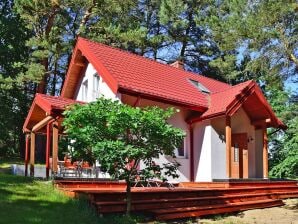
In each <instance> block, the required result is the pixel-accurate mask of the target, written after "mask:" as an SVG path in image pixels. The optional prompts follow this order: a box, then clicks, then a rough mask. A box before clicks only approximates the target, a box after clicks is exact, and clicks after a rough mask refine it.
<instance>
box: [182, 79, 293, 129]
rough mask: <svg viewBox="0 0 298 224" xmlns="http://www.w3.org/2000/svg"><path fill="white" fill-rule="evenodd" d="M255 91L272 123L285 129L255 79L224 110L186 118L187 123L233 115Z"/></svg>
mask: <svg viewBox="0 0 298 224" xmlns="http://www.w3.org/2000/svg"><path fill="white" fill-rule="evenodd" d="M254 92H255V93H256V95H257V96H258V98H259V99H260V101H261V102H262V104H263V105H264V106H265V109H266V110H267V112H268V113H269V114H270V117H271V119H273V120H274V123H275V124H276V125H277V126H276V127H278V128H282V129H286V128H287V126H286V125H285V124H284V123H283V122H282V121H281V120H279V119H278V118H277V117H276V116H275V114H274V111H273V110H272V108H271V106H270V105H269V103H268V102H267V100H266V98H265V97H264V95H263V93H262V90H261V89H260V87H259V86H258V84H257V83H256V82H255V81H251V83H249V84H248V85H247V86H246V87H245V88H244V89H243V90H242V91H241V93H240V94H237V95H236V96H235V99H234V100H233V101H232V102H231V103H230V104H229V105H228V106H227V108H226V110H225V111H224V112H219V113H215V114H211V115H209V116H205V117H204V116H198V117H195V118H192V119H189V120H187V123H189V124H193V123H196V122H200V121H203V120H207V119H211V118H215V117H220V116H232V115H234V114H235V113H236V112H237V111H238V109H239V108H240V107H241V106H242V105H243V103H244V102H245V100H246V99H247V98H248V97H249V96H250V95H251V94H252V93H254Z"/></svg>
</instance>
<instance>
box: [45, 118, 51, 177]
mask: <svg viewBox="0 0 298 224" xmlns="http://www.w3.org/2000/svg"><path fill="white" fill-rule="evenodd" d="M51 125H52V123H51V122H49V123H48V124H47V143H46V178H47V179H49V176H50V161H49V160H50V148H51Z"/></svg>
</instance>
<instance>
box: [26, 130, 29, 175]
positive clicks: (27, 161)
mask: <svg viewBox="0 0 298 224" xmlns="http://www.w3.org/2000/svg"><path fill="white" fill-rule="evenodd" d="M29 144H30V135H29V134H26V146H25V147H26V148H25V176H26V177H27V176H28V163H29V147H30V145H29Z"/></svg>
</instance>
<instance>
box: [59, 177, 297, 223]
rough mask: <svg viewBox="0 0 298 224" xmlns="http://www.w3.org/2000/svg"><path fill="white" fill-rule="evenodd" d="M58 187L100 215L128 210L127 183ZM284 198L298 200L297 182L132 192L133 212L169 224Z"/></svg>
mask: <svg viewBox="0 0 298 224" xmlns="http://www.w3.org/2000/svg"><path fill="white" fill-rule="evenodd" d="M56 185H57V186H58V187H59V188H60V189H63V190H64V191H65V192H72V193H73V194H74V195H75V196H79V197H80V196H84V197H88V199H89V200H90V203H91V205H93V206H94V207H95V208H96V209H97V211H98V212H99V213H101V214H105V213H113V212H124V211H125V210H126V201H125V198H126V194H125V184H124V183H116V182H100V183H96V182H94V183H90V182H89V183H84V182H78V183H75V182H72V183H71V182H69V183H66V182H64V183H63V182H61V181H60V182H56ZM285 198H298V185H297V182H296V181H267V182H262V183H260V182H233V183H231V182H229V183H214V182H213V183H208V184H207V183H204V184H202V183H182V184H180V185H179V186H178V187H175V188H173V189H168V188H166V187H150V188H147V187H137V188H132V210H133V211H135V212H143V213H144V212H145V213H148V214H152V215H153V216H154V217H155V219H157V220H170V219H180V218H188V217H200V216H205V215H212V214H221V213H229V212H238V211H244V210H249V209H255V208H267V207H273V206H281V205H283V202H282V199H285Z"/></svg>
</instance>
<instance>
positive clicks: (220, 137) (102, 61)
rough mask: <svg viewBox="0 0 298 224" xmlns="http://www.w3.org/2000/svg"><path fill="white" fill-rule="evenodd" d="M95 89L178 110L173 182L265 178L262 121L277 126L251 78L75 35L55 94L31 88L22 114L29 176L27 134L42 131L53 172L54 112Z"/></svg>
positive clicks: (95, 93) (88, 97) (57, 117)
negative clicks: (192, 67) (235, 79)
mask: <svg viewBox="0 0 298 224" xmlns="http://www.w3.org/2000/svg"><path fill="white" fill-rule="evenodd" d="M101 95H103V96H104V97H106V98H110V99H116V100H119V101H121V102H122V103H125V104H129V105H131V106H134V107H135V106H138V107H144V106H152V105H157V106H159V107H162V108H167V107H175V108H177V109H179V110H178V111H179V112H177V113H176V114H175V115H173V116H172V117H171V119H169V123H170V124H172V125H173V126H175V127H178V128H181V129H183V130H184V131H185V133H186V137H185V139H184V144H183V145H181V147H180V148H178V149H177V150H176V154H177V160H178V162H179V163H180V164H181V167H180V168H179V175H180V177H179V179H178V181H181V182H182V181H183V182H185V181H212V180H216V179H230V178H235V179H238V178H268V139H267V128H269V127H274V128H285V125H284V124H283V123H282V122H281V121H280V120H279V119H278V118H277V117H276V116H275V114H274V112H273V110H272V108H271V107H270V105H269V104H268V102H267V100H266V99H265V97H264V95H263V93H262V91H261V89H260V87H259V86H258V85H257V83H256V82H254V81H247V82H243V83H240V84H238V85H235V86H231V85H229V84H226V83H223V82H220V81H217V80H214V79H211V78H207V77H204V76H202V75H199V74H195V73H192V72H187V71H184V70H183V65H182V64H181V63H180V62H176V63H174V64H172V65H166V64H162V63H159V62H156V61H153V60H150V59H147V58H144V57H141V56H137V55H135V54H132V53H128V52H126V51H123V50H119V49H115V48H112V47H109V46H106V45H103V44H100V43H96V42H93V41H90V40H87V39H84V38H79V39H78V41H77V44H76V46H75V49H74V51H73V55H72V60H71V62H70V65H69V68H68V71H67V76H66V80H65V83H64V85H63V88H62V91H61V96H59V97H53V96H47V95H43V94H36V96H35V99H34V101H33V103H32V106H31V109H30V111H29V113H28V116H27V119H26V121H25V124H24V128H23V129H24V132H26V133H27V138H26V142H27V144H26V158H25V162H26V163H28V162H29V159H28V158H29V151H30V173H31V175H32V174H33V173H34V151H35V135H36V134H38V133H46V134H47V147H46V151H47V153H46V155H47V160H46V161H47V172H49V171H48V170H49V155H50V151H51V149H50V148H51V147H52V150H53V151H52V157H53V170H54V171H56V170H57V162H58V161H57V151H58V135H59V130H60V125H61V121H62V119H63V118H62V116H61V113H62V112H63V110H64V109H65V107H66V106H68V105H71V104H73V103H76V102H78V101H79V102H82V101H83V102H91V101H94V100H96V98H98V97H99V96H101ZM171 159H172V158H168V157H163V156H161V157H160V158H159V159H158V161H156V162H163V161H166V160H167V161H171Z"/></svg>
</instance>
